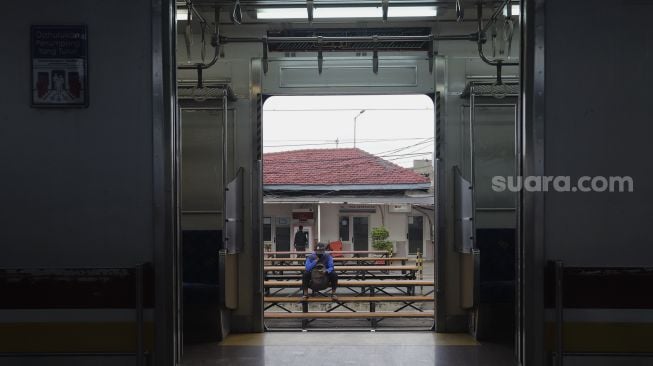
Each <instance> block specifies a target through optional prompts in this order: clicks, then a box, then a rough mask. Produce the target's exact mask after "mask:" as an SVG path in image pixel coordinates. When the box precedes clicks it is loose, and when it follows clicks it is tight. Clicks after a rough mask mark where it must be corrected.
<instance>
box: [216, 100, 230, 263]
mask: <svg viewBox="0 0 653 366" xmlns="http://www.w3.org/2000/svg"><path fill="white" fill-rule="evenodd" d="M222 93H223V94H222V167H221V168H222V192H221V193H222V194H221V195H218V197H222V248H224V249H226V250H227V252H228V251H229V245H228V240H229V238H228V237H227V221H228V217H227V190H228V188H227V184H228V182H229V181H228V180H227V157H228V152H229V146H228V139H227V133H228V132H229V129H228V126H227V117H228V116H229V111H228V110H227V89H225V90H223V91H222Z"/></svg>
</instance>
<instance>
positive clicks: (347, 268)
mask: <svg viewBox="0 0 653 366" xmlns="http://www.w3.org/2000/svg"><path fill="white" fill-rule="evenodd" d="M304 268H305V267H304V266H265V267H263V270H264V271H266V272H272V271H303V270H304ZM334 268H335V270H336V271H417V270H418V269H419V268H418V267H417V266H335V267H334Z"/></svg>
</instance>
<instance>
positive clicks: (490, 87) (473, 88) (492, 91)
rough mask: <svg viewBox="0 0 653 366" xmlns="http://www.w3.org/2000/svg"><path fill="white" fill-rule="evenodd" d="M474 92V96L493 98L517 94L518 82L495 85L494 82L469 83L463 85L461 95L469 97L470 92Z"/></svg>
mask: <svg viewBox="0 0 653 366" xmlns="http://www.w3.org/2000/svg"><path fill="white" fill-rule="evenodd" d="M472 93H473V94H474V96H475V97H494V98H503V97H506V96H512V97H514V96H518V95H519V83H516V82H504V83H503V84H501V85H495V83H494V82H483V83H479V82H474V83H469V84H467V86H466V87H465V90H464V91H463V94H462V95H461V97H463V98H469V96H470V95H471V94H472Z"/></svg>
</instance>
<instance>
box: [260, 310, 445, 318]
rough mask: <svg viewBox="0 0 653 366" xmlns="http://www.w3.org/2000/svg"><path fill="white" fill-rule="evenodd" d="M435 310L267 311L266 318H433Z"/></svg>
mask: <svg viewBox="0 0 653 366" xmlns="http://www.w3.org/2000/svg"><path fill="white" fill-rule="evenodd" d="M433 316H434V312H433V310H424V311H410V312H409V311H403V312H394V311H379V312H376V311H374V312H362V311H359V312H344V311H342V312H330V313H325V312H307V313H303V312H302V313H282V312H273V311H267V312H265V314H264V317H265V318H266V319H338V318H340V319H360V318H364V319H369V318H433Z"/></svg>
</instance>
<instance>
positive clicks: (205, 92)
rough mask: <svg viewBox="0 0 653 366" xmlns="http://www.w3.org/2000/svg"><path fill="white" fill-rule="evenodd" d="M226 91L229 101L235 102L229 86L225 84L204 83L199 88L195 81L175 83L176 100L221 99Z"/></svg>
mask: <svg viewBox="0 0 653 366" xmlns="http://www.w3.org/2000/svg"><path fill="white" fill-rule="evenodd" d="M225 91H227V96H228V98H229V100H231V101H234V100H236V96H235V95H234V93H233V91H232V90H231V86H230V85H229V84H228V83H226V82H221V81H220V82H218V81H208V80H207V81H204V82H202V85H201V86H199V85H198V83H197V81H193V80H182V81H179V82H178V83H177V98H178V99H191V100H196V101H203V100H213V99H221V98H222V96H223V95H224V92H225Z"/></svg>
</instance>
